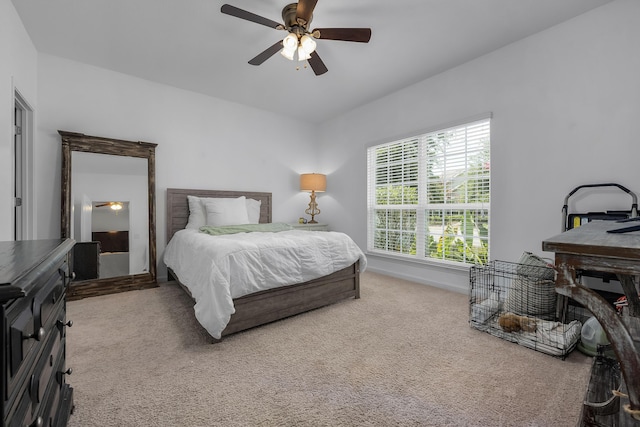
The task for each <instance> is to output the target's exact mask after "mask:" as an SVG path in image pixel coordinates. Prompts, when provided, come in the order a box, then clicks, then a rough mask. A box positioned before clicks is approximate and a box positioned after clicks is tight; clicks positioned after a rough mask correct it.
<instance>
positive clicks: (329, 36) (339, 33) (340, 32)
mask: <svg viewBox="0 0 640 427" xmlns="http://www.w3.org/2000/svg"><path fill="white" fill-rule="evenodd" d="M312 34H313V36H314V37H315V38H317V39H325V40H343V41H347V42H359V43H369V40H371V28H316V29H314V30H313V32H312Z"/></svg>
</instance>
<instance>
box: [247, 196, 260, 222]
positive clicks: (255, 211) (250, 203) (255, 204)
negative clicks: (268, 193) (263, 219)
mask: <svg viewBox="0 0 640 427" xmlns="http://www.w3.org/2000/svg"><path fill="white" fill-rule="evenodd" d="M260 205H262V201H261V200H255V199H247V216H248V217H249V224H258V223H259V222H260Z"/></svg>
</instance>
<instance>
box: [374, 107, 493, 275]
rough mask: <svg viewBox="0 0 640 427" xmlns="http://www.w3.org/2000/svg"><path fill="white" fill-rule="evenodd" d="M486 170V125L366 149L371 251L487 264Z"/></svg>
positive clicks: (487, 142) (488, 155) (488, 122)
mask: <svg viewBox="0 0 640 427" xmlns="http://www.w3.org/2000/svg"><path fill="white" fill-rule="evenodd" d="M490 164H491V163H490V120H489V119H484V120H480V121H475V122H472V123H467V124H464V125H460V126H454V127H451V128H448V129H443V130H438V131H435V132H430V133H425V134H423V135H418V136H414V137H410V138H407V139H403V140H400V141H393V142H389V143H385V144H380V145H376V146H373V147H369V148H368V150H367V170H368V178H367V182H368V197H367V203H368V208H367V211H368V230H367V231H368V239H367V240H368V241H367V249H368V251H369V252H372V253H380V254H387V255H397V256H402V257H409V258H413V259H419V260H438V261H442V262H447V261H448V262H461V263H468V264H484V263H486V262H487V261H488V259H489V202H490Z"/></svg>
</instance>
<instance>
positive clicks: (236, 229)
mask: <svg viewBox="0 0 640 427" xmlns="http://www.w3.org/2000/svg"><path fill="white" fill-rule="evenodd" d="M287 230H293V227H291V226H290V225H289V224H285V223H282V222H272V223H268V224H241V225H224V226H221V227H213V226H211V225H203V226H202V227H200V231H201V232H202V233H206V234H211V235H212V236H221V235H223V234H238V233H251V232H253V231H260V232H263V233H276V232H278V231H287Z"/></svg>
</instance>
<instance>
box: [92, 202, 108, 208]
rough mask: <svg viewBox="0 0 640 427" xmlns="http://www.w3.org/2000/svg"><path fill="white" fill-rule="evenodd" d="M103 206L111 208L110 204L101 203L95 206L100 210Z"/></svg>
mask: <svg viewBox="0 0 640 427" xmlns="http://www.w3.org/2000/svg"><path fill="white" fill-rule="evenodd" d="M103 206H111V202H109V203H102V204H101V205H96V208H101V207H103Z"/></svg>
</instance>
